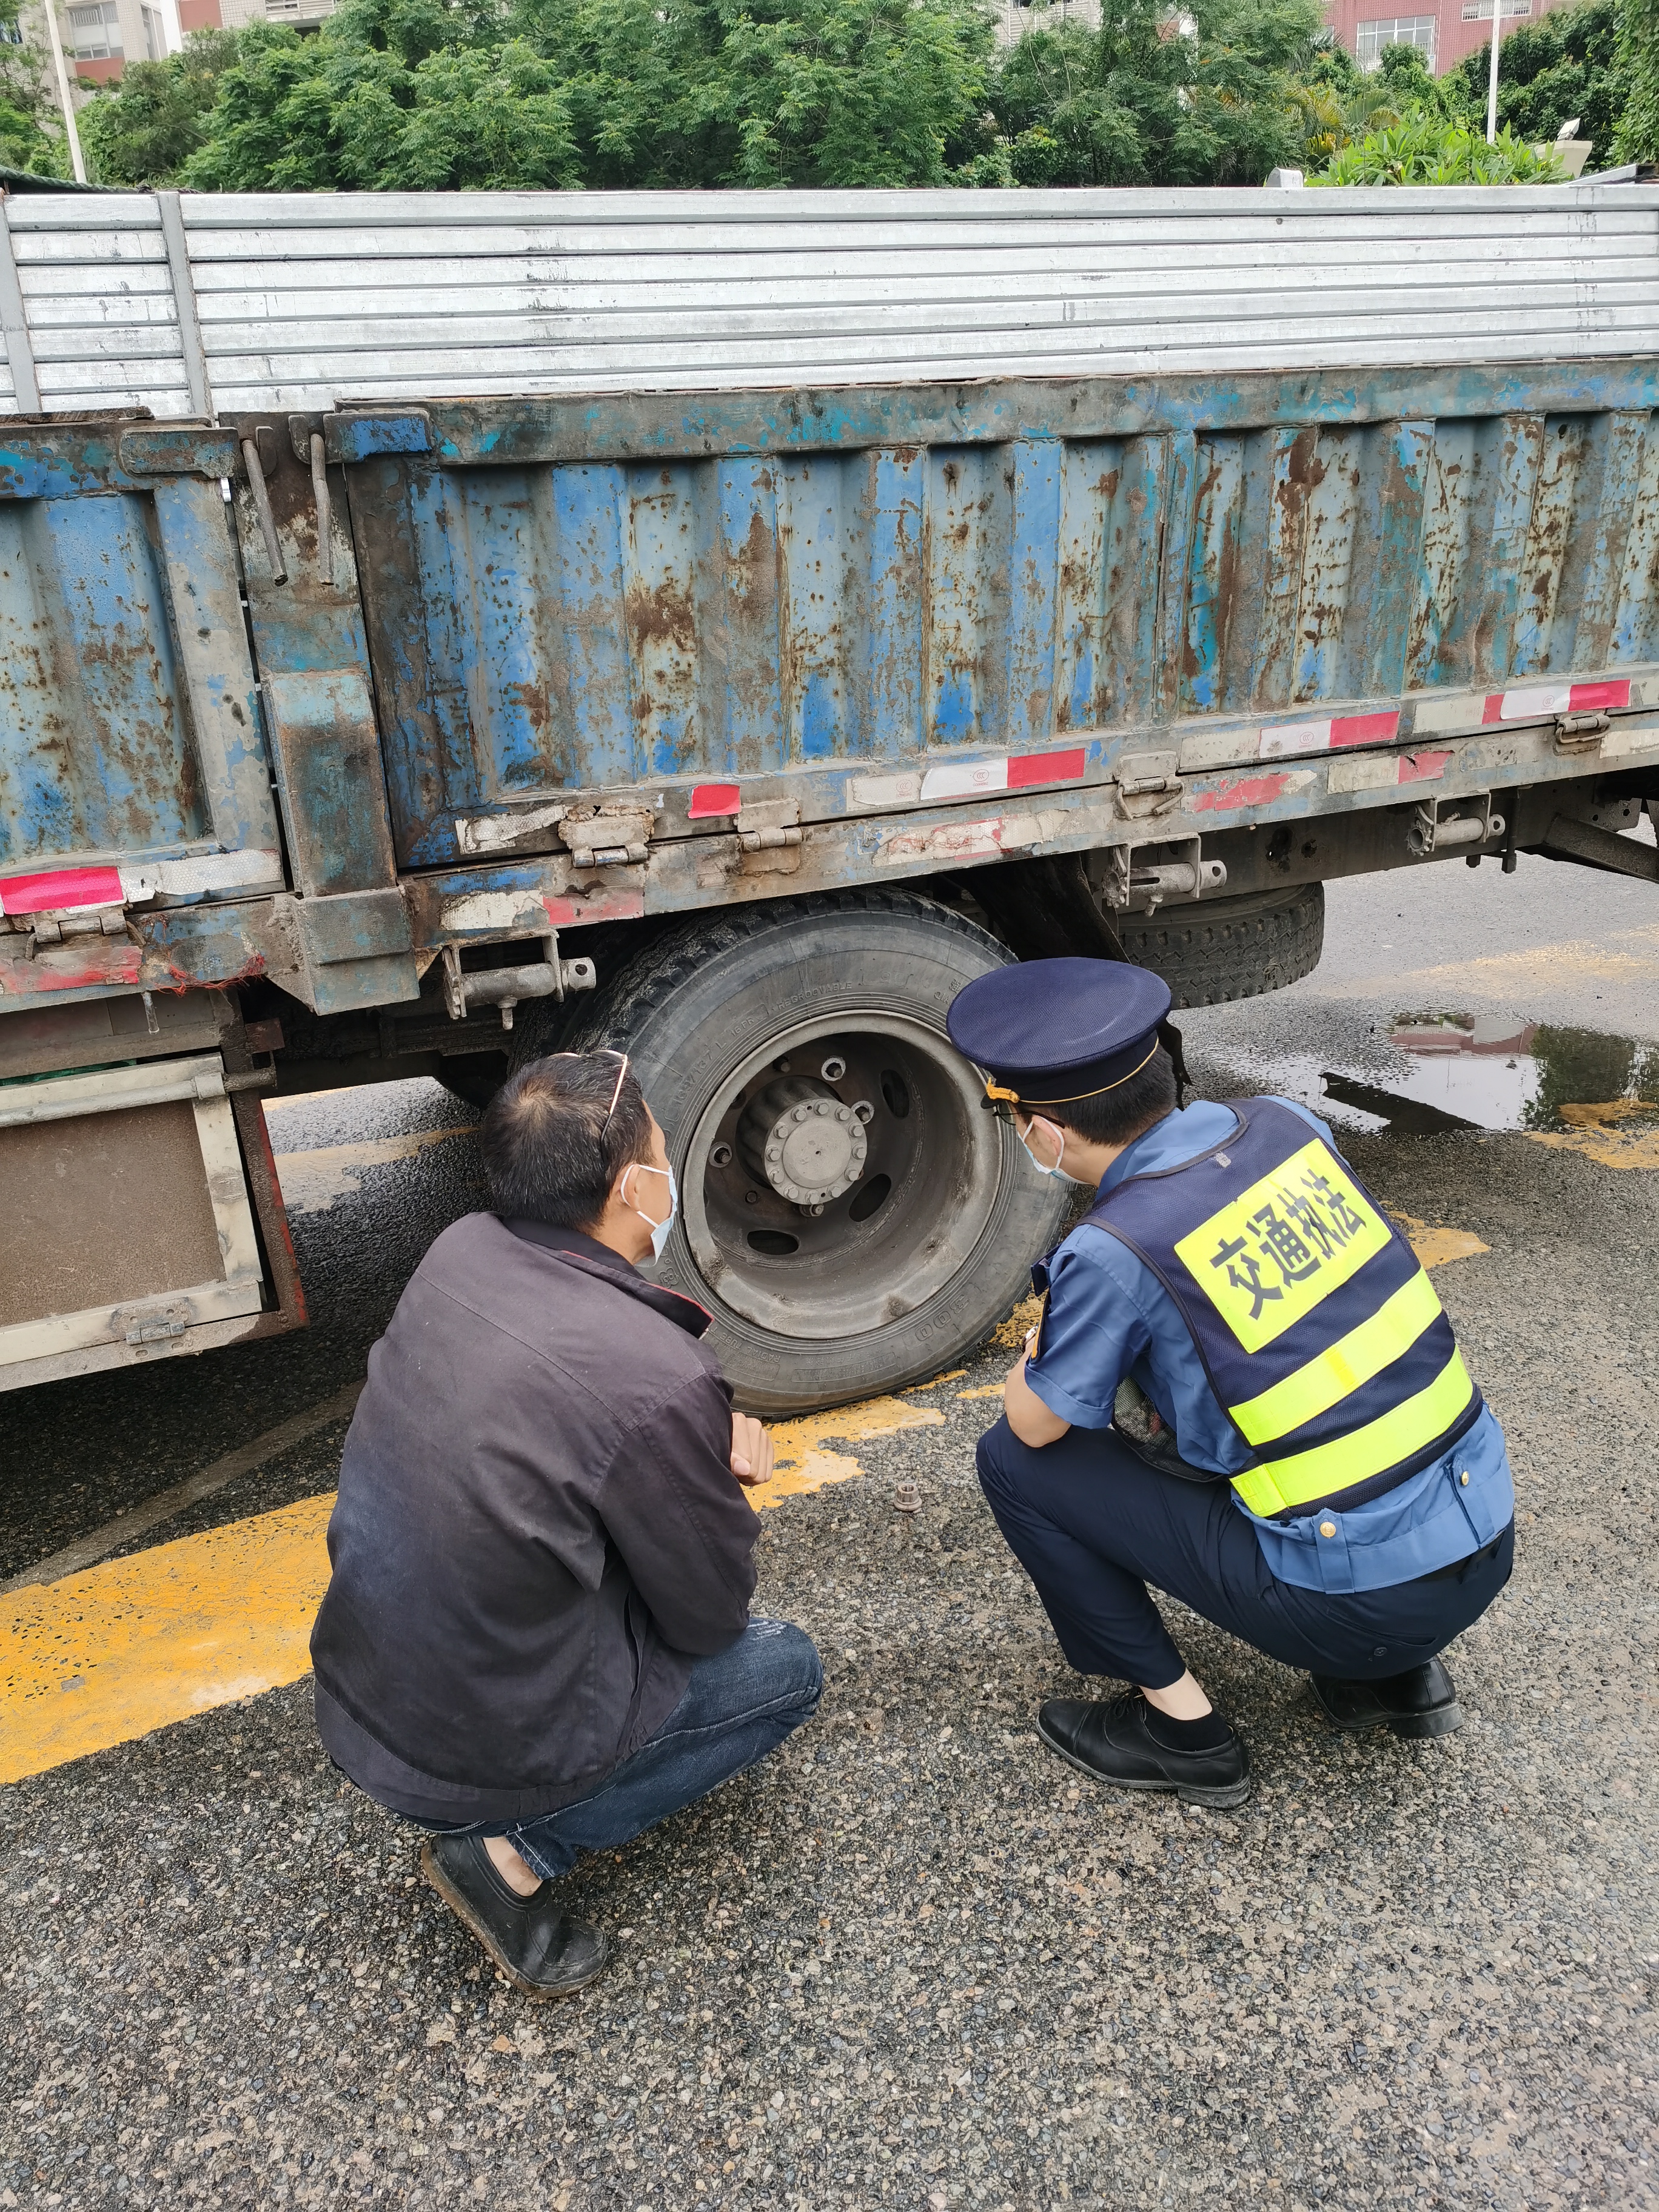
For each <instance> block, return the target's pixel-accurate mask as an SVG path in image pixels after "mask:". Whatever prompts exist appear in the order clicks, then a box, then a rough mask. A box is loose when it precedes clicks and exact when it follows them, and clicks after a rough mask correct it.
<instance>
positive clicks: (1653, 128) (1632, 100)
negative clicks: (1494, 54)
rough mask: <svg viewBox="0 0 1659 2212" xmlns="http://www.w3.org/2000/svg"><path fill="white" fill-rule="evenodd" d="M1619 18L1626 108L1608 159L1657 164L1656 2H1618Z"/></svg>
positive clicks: (1658, 51)
mask: <svg viewBox="0 0 1659 2212" xmlns="http://www.w3.org/2000/svg"><path fill="white" fill-rule="evenodd" d="M1619 18H1620V20H1619V50H1618V51H1619V68H1620V75H1621V76H1622V78H1623V81H1624V91H1625V108H1624V112H1623V114H1622V115H1621V117H1620V123H1619V128H1618V131H1616V132H1615V134H1614V136H1613V145H1612V148H1611V149H1610V155H1609V158H1610V159H1611V160H1612V161H1613V162H1615V163H1620V162H1624V161H1659V0H1621V4H1620V10H1619ZM1499 61H1500V64H1501V61H1502V57H1501V55H1500V57H1499Z"/></svg>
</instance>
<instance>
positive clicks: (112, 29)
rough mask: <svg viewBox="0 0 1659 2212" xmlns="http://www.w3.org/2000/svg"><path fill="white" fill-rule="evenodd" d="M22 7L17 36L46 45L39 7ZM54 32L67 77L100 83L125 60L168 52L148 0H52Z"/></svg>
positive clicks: (161, 19) (159, 18)
mask: <svg viewBox="0 0 1659 2212" xmlns="http://www.w3.org/2000/svg"><path fill="white" fill-rule="evenodd" d="M43 4H46V0H36V4H34V5H32V6H26V7H25V8H24V9H23V10H22V12H21V15H20V16H19V17H18V24H17V27H18V30H19V32H20V33H21V36H22V38H23V39H24V40H27V43H28V44H29V45H31V46H37V47H40V48H43V49H44V47H45V46H46V25H45V22H44V21H42V19H41V6H42V5H43ZM57 5H58V37H59V38H60V39H61V40H63V42H64V60H65V61H66V62H67V63H68V64H69V70H70V76H72V77H77V76H78V77H88V78H90V79H91V80H92V81H93V82H95V83H99V84H104V83H107V82H110V81H111V80H112V79H113V78H115V77H118V76H120V74H121V72H122V70H124V69H125V67H126V65H127V64H128V63H129V62H159V61H161V60H162V59H163V58H164V57H165V56H166V55H167V53H168V52H170V50H171V46H172V41H171V40H169V39H168V37H167V19H166V17H165V16H164V15H162V13H161V9H160V8H158V7H152V6H151V5H150V4H149V0H57Z"/></svg>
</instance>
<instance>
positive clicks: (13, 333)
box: [0, 182, 1659, 416]
mask: <svg viewBox="0 0 1659 2212" xmlns="http://www.w3.org/2000/svg"><path fill="white" fill-rule="evenodd" d="M0 210H3V217H4V220H3V223H0V328H3V331H4V336H5V341H6V362H5V365H4V370H3V374H0V411H3V412H10V413H15V412H19V411H21V412H34V411H37V410H63V409H76V408H88V407H107V406H111V405H127V404H131V405H143V406H148V407H149V408H151V409H153V410H155V413H156V414H158V415H170V416H182V415H188V414H192V413H193V414H211V413H213V412H216V411H217V412H219V413H222V414H225V415H234V414H238V413H244V412H247V411H250V410H258V409H263V408H282V407H289V408H317V407H323V406H327V405H330V404H333V403H334V402H336V401H338V400H343V399H347V398H444V397H447V396H454V395H461V394H465V395H489V394H495V393H525V394H531V393H558V392H582V391H596V392H604V391H617V390H623V389H638V390H655V391H663V390H676V389H686V390H717V389H721V388H729V387H744V386H747V387H753V388H761V387H766V386H780V385H786V386H787V385H813V384H829V385H836V384H858V383H884V384H886V383H894V382H899V381H912V380H914V381H928V380H954V379H963V380H980V379H983V378H987V377H1006V376H1055V377H1072V376H1081V375H1096V376H1097V375H1103V374H1171V373H1183V374H1190V373H1197V374H1202V373H1206V372H1220V373H1226V372H1230V371H1234V370H1242V369H1249V368H1273V369H1279V370H1287V369H1296V368H1316V367H1326V366H1330V365H1352V366H1354V367H1356V368H1365V367H1370V368H1378V367H1410V366H1421V367H1433V366H1443V365H1456V364H1459V363H1463V362H1474V361H1491V362H1504V361H1518V360H1532V361H1535V360H1538V359H1540V358H1544V357H1549V358H1555V359H1560V360H1565V361H1574V360H1588V359H1592V358H1598V357H1609V356H1620V355H1631V354H1635V353H1639V352H1641V351H1642V350H1644V349H1645V348H1646V347H1648V346H1650V343H1651V337H1652V333H1653V331H1654V330H1655V328H1656V327H1659V188H1656V187H1653V186H1649V185H1596V184H1595V183H1594V182H1591V183H1587V184H1583V185H1553V186H1546V187H1537V188H1524V189H1522V188H1513V187H1510V188H1487V189H1484V190H1482V189H1470V190H1443V191H1313V192H1309V191H1299V192H1298V191H1260V192H1255V191H1158V192H1150V191H1030V192H983V193H979V192H959V191H872V192H720V193H697V192H660V193H602V192H568V193H560V192H536V193H518V192H491V193H483V192H446V193H378V194H377V193H342V194H300V193H293V194H285V193H270V194H256V195H240V194H223V195H215V194H179V193H173V192H160V193H156V194H154V195H150V194H143V193H131V194H128V193H112V194H108V195H104V196H87V197H82V196H70V195H62V196H60V195H57V194H51V193H45V194H39V195H35V194H31V195H28V196H27V197H22V198H21V199H11V200H9V201H4V202H0Z"/></svg>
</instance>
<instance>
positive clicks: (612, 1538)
mask: <svg viewBox="0 0 1659 2212" xmlns="http://www.w3.org/2000/svg"><path fill="white" fill-rule="evenodd" d="M480 1137H481V1142H482V1146H483V1160H484V1169H485V1172H486V1174H487V1176H488V1177H489V1188H490V1195H491V1198H492V1200H494V1204H495V1211H494V1212H490V1213H473V1214H469V1215H468V1216H467V1217H466V1218H465V1219H464V1220H461V1221H458V1222H457V1223H455V1225H453V1228H450V1229H447V1230H446V1231H444V1233H443V1235H442V1236H441V1237H439V1239H438V1241H437V1243H435V1244H434V1246H433V1247H432V1249H431V1250H430V1251H429V1252H428V1254H427V1255H426V1257H425V1259H424V1260H423V1261H422V1263H421V1266H420V1267H419V1268H418V1269H417V1271H416V1274H415V1276H414V1279H413V1280H412V1281H411V1282H410V1285H409V1287H408V1289H407V1290H406V1291H404V1295H403V1297H402V1298H401V1299H400V1300H399V1302H398V1310H397V1312H396V1313H395V1314H394V1315H393V1316H392V1325H391V1327H390V1328H388V1329H387V1331H386V1334H385V1335H384V1336H383V1337H382V1338H381V1339H380V1342H379V1343H378V1344H377V1345H376V1346H374V1351H373V1352H371V1353H370V1355H369V1362H368V1388H367V1389H365V1391H364V1392H363V1395H362V1400H361V1401H360V1402H359V1404H358V1407H357V1412H356V1419H354V1420H353V1422H352V1424H351V1431H350V1434H349V1436H348V1437H347V1438H346V1446H345V1456H344V1460H343V1464H342V1467H341V1469H340V1495H339V1501H338V1503H337V1505H336V1506H335V1509H334V1513H333V1517H332V1518H331V1521H330V1522H329V1528H328V1548H329V1558H330V1559H331V1562H332V1565H333V1574H332V1577H331V1581H330V1583H329V1586H328V1591H327V1595H325V1598H324V1600H323V1604H322V1610H321V1611H320V1613H319V1615H318V1617H317V1626H316V1628H315V1631H314V1632H313V1636H312V1641H311V1651H312V1658H313V1663H314V1665H315V1668H316V1678H317V1680H316V1694H317V1722H318V1726H319V1729H320V1730H321V1733H322V1737H323V1741H324V1743H325V1745H326V1747H327V1748H328V1751H329V1753H330V1754H331V1757H332V1758H333V1759H334V1760H335V1762H336V1764H337V1765H339V1766H340V1767H341V1768H343V1770H344V1771H345V1772H346V1773H347V1774H348V1775H349V1776H350V1778H351V1779H352V1780H353V1781H354V1782H356V1784H357V1785H358V1786H359V1788H360V1789H362V1790H366V1791H367V1792H368V1795H369V1796H371V1797H374V1798H375V1799H377V1800H378V1801H379V1802H380V1803H381V1804H382V1805H385V1806H387V1807H389V1808H391V1809H392V1811H393V1812H397V1813H401V1814H405V1815H406V1816H407V1817H408V1818H409V1819H410V1820H416V1821H419V1822H421V1823H422V1825H423V1826H426V1827H428V1828H429V1829H432V1830H434V1831H435V1834H433V1835H431V1836H429V1837H428V1840H427V1842H426V1844H425V1846H424V1847H423V1850H422V1857H421V1863H422V1869H423V1870H424V1872H425V1874H426V1877H427V1879H428V1881H430V1882H431V1884H432V1886H433V1887H434V1888H435V1889H436V1890H437V1892H438V1893H439V1895H440V1896H441V1897H442V1898H443V1899H444V1901H445V1903H446V1904H447V1905H449V1906H450V1907H451V1908H452V1909H453V1911H454V1912H456V1913H457V1914H458V1915H459V1917H460V1918H461V1919H462V1920H463V1921H464V1922H465V1924H466V1925H467V1927H468V1928H470V1929H471V1931H472V1933H473V1934H474V1935H475V1936H477V1939H478V1941H479V1942H481V1943H482V1944H483V1947H484V1948H485V1950H486V1951H488V1952H489V1955H490V1957H491V1958H492V1959H493V1960H495V1963H496V1965H497V1966H499V1967H500V1968H501V1971H502V1972H503V1973H505V1974H506V1975H507V1976H508V1978H510V1979H511V1980H512V1981H513V1982H514V1983H516V1984H517V1985H518V1986H519V1988H520V1989H521V1990H525V1991H526V1993H527V1994H528V1995H529V1996H535V1997H551V1996H563V1995H565V1994H567V1993H568V1991H570V1990H575V1989H579V1988H580V1986H581V1985H582V1984H583V1983H585V1982H587V1981H590V1980H591V1979H592V1977H593V1976H594V1975H595V1974H597V1973H598V1972H599V1969H600V1968H601V1967H602V1966H604V1964H605V1958H606V1955H607V1951H608V1946H607V1943H606V1941H605V1936H603V1935H602V1934H601V1933H600V1931H599V1929H596V1928H592V1927H590V1926H588V1925H586V1923H583V1922H581V1921H579V1920H576V1919H574V1918H572V1917H571V1916H570V1915H569V1914H568V1912H567V1911H565V1909H564V1906H563V1904H562V1901H561V1897H560V1892H559V1887H558V1885H559V1881H560V1878H561V1877H562V1875H565V1874H567V1873H568V1871H569V1869H570V1868H571V1867H572V1865H573V1864H574V1862H575V1860H576V1858H577V1856H578V1855H579V1853H580V1852H582V1851H584V1850H603V1849H608V1848H610V1847H611V1846H613V1845H616V1844H623V1843H626V1842H627V1841H628V1840H629V1838H631V1837H634V1836H637V1835H638V1834H640V1832H641V1831H642V1830H643V1829H646V1828H648V1827H651V1826H653V1825H654V1824H655V1823H656V1822H657V1821H659V1820H664V1819H665V1818H666V1817H667V1815H668V1814H671V1813H673V1812H675V1811H677V1810H678V1808H680V1807H681V1806H683V1805H687V1804H690V1802H692V1800H693V1799H694V1798H697V1797H701V1796H703V1795H704V1794H705V1792H707V1791H708V1790H713V1789H714V1787H715V1786H716V1785H717V1784H720V1783H721V1782H724V1781H725V1780H726V1778H728V1777H729V1776H731V1775H733V1774H738V1773H740V1772H741V1771H743V1769H744V1767H747V1766H750V1765H753V1764H754V1763H755V1761H756V1760H757V1759H761V1758H763V1757H764V1755H765V1754H766V1753H768V1752H769V1751H770V1750H771V1749H772V1748H773V1747H775V1745H777V1744H779V1743H781V1741H782V1740H783V1738H784V1737H785V1736H787V1735H788V1734H789V1732H790V1730H791V1729H795V1728H798V1727H799V1725H800V1723H801V1722H802V1721H804V1720H806V1719H807V1718H809V1717H810V1716H811V1713H812V1711H813V1709H814V1708H815V1706H816V1705H817V1700H818V1692H819V1690H820V1688H821V1687H822V1683H823V1676H822V1674H821V1671H820V1668H819V1666H818V1659H817V1652H816V1651H815V1650H813V1648H812V1645H811V1642H810V1640H809V1639H808V1638H806V1637H805V1635H804V1634H803V1633H802V1632H801V1631H800V1630H799V1629H798V1628H793V1627H791V1626H789V1625H788V1624H787V1623H786V1622H783V1621H776V1620H750V1617H749V1600H750V1595H751V1593H752V1592H753V1589H754V1587H755V1569H754V1562H753V1557H752V1554H753V1550H754V1544H755V1533H756V1521H755V1516H754V1513H753V1511H752V1510H751V1509H750V1505H749V1503H748V1500H747V1499H746V1498H744V1494H743V1492H742V1490H741V1489H740V1488H739V1484H740V1483H758V1482H763V1481H764V1480H766V1478H767V1476H768V1475H769V1473H770V1472H771V1463H772V1448H771V1442H770V1439H769V1437H768V1436H767V1434H766V1432H765V1431H764V1430H763V1428H762V1427H761V1425H760V1424H759V1423H758V1422H757V1421H754V1420H750V1419H748V1418H747V1417H746V1416H745V1415H743V1414H740V1413H733V1412H732V1403H731V1393H730V1390H729V1389H728V1388H727V1386H726V1383H725V1382H724V1380H723V1379H722V1377H721V1376H720V1369H719V1367H718V1366H717V1365H716V1364H715V1362H714V1357H713V1355H712V1353H710V1352H706V1351H705V1350H704V1349H703V1347H702V1344H701V1343H700V1342H699V1341H698V1340H699V1339H700V1338H701V1336H702V1333H703V1331H704V1330H705V1329H706V1328H707V1327H708V1315H707V1314H705V1313H704V1311H703V1310H702V1307H701V1306H698V1305H696V1304H693V1302H692V1301H691V1300H690V1299H689V1298H684V1297H680V1296H679V1295H678V1293H677V1292H675V1291H667V1290H662V1289H659V1288H658V1287H657V1286H656V1285H654V1284H652V1283H649V1282H647V1281H646V1279H644V1277H643V1276H641V1275H640V1274H638V1273H636V1272H635V1262H636V1261H641V1260H642V1259H644V1258H645V1257H646V1256H647V1254H649V1253H650V1252H651V1251H652V1250H653V1245H654V1247H655V1248H656V1249H660V1248H661V1245H662V1243H664V1241H665V1237H666V1234H667V1230H668V1226H669V1225H670V1223H671V1221H672V1219H673V1216H674V1209H675V1205H676V1194H675V1188H674V1178H673V1173H672V1170H671V1168H670V1166H669V1164H668V1156H667V1153H666V1152H665V1148H664V1145H663V1136H662V1131H661V1130H660V1129H659V1127H658V1126H657V1123H656V1121H655V1118H654V1117H653V1115H652V1113H651V1111H650V1109H649V1108H648V1107H647V1104H646V1103H645V1100H644V1098H643V1097H642V1096H641V1092H640V1088H639V1085H638V1084H637V1083H635V1080H634V1079H633V1077H632V1076H631V1075H629V1073H628V1068H627V1062H626V1060H624V1059H623V1058H622V1057H621V1055H619V1054H608V1053H592V1054H563V1053H562V1054H554V1055H553V1056H552V1057H551V1058H550V1059H547V1060H537V1061H535V1062H534V1063H532V1065H531V1066H529V1067H526V1068H525V1069H524V1070H523V1071H521V1073H519V1074H518V1075H516V1076H514V1077H513V1079H512V1080H511V1081H510V1082H509V1083H508V1084H507V1085H506V1087H505V1089H503V1090H502V1091H501V1092H500V1093H499V1094H498V1095H497V1096H496V1097H495V1099H494V1100H493V1101H492V1103H491V1104H490V1106H489V1110H488V1112H487V1113H486V1114H485V1115H484V1119H483V1128H482V1130H481V1132H480ZM734 1478H735V1479H734Z"/></svg>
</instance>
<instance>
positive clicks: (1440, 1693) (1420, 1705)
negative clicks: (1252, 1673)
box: [1308, 1659, 1463, 1736]
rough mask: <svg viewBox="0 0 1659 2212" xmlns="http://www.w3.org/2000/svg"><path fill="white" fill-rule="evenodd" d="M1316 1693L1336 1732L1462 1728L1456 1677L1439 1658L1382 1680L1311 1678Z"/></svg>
mask: <svg viewBox="0 0 1659 2212" xmlns="http://www.w3.org/2000/svg"><path fill="white" fill-rule="evenodd" d="M1308 1679H1309V1680H1310V1682H1311V1683H1312V1684H1313V1693H1314V1695H1315V1697H1316V1698H1317V1699H1318V1700H1319V1705H1320V1710H1321V1711H1322V1712H1323V1714H1324V1716H1325V1717H1326V1719H1327V1720H1328V1721H1329V1723H1331V1725H1332V1727H1333V1728H1340V1729H1376V1728H1389V1729H1393V1730H1394V1732H1395V1735H1404V1736H1428V1735H1452V1734H1454V1733H1455V1730H1457V1729H1461V1728H1462V1725H1463V1709H1462V1706H1461V1705H1459V1704H1458V1702H1457V1692H1456V1690H1455V1688H1454V1687H1453V1685H1452V1678H1451V1676H1450V1675H1449V1674H1448V1673H1447V1672H1446V1670H1445V1668H1443V1666H1442V1665H1441V1663H1440V1662H1439V1661H1438V1660H1437V1659H1431V1660H1430V1662H1429V1663H1428V1665H1427V1666H1426V1667H1413V1668H1412V1670H1411V1672H1410V1673H1409V1674H1390V1675H1389V1677H1388V1679H1387V1680H1386V1681H1382V1682H1345V1681H1343V1680H1341V1679H1340V1677H1339V1676H1338V1675H1335V1674H1310V1676H1309V1678H1308Z"/></svg>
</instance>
